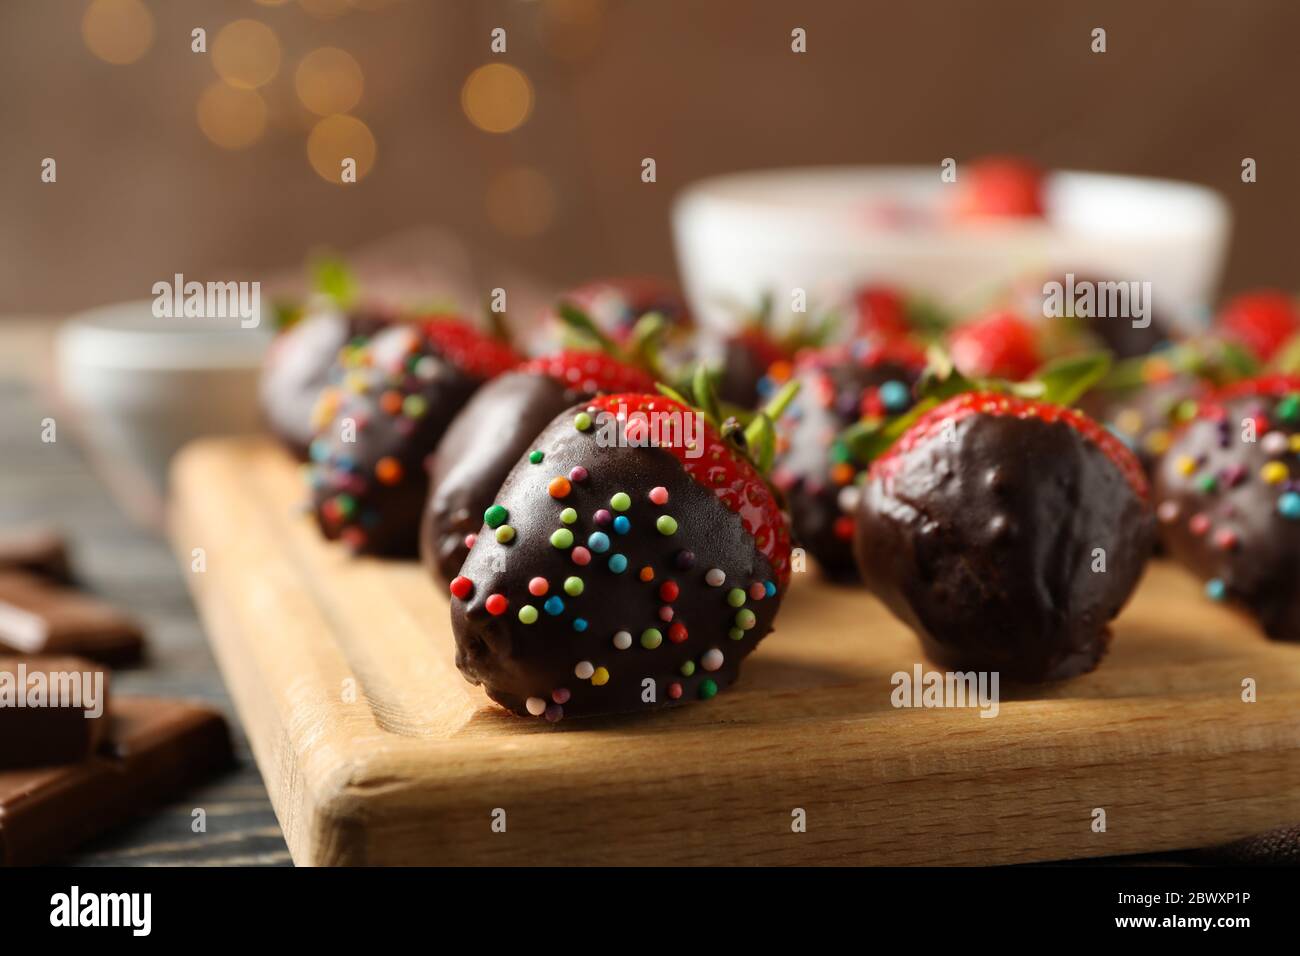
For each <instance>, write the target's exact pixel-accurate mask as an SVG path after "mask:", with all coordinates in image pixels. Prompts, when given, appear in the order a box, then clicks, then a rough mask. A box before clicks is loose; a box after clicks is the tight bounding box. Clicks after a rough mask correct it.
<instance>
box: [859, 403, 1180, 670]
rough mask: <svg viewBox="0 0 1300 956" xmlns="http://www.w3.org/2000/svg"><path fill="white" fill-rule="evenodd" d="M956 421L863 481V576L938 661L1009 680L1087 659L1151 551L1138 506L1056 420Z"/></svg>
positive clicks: (1093, 659) (1148, 519)
mask: <svg viewBox="0 0 1300 956" xmlns="http://www.w3.org/2000/svg"><path fill="white" fill-rule="evenodd" d="M953 434H954V435H955V439H956V440H955V441H951V440H947V436H945V435H944V434H943V433H936V434H935V435H934V436H933V437H932V438H931V439H929V440H928V441H923V442H921V443H920V444H919V445H918V446H917V447H915V448H913V449H910V450H909V451H907V452H904V453H902V454H903V456H904V457H903V459H902V460H901V461H899V462H898V463H897V464H898V468H897V469H896V470H893V471H891V472H890V473H888V474H886V475H885V476H884V477H879V476H873V477H872V479H871V480H869V481H868V482H867V483H866V484H865V485H864V487H863V492H862V499H861V502H860V504H859V508H858V518H857V531H856V535H855V538H854V550H855V553H856V555H857V559H858V564H859V567H860V568H861V571H862V577H863V580H864V581H865V582H866V584H867V586H868V587H869V588H870V589H871V590H872V591H873V592H874V593H875V594H876V595H877V596H879V597H880V599H881V600H882V601H884V602H885V604H886V605H887V606H888V607H889V609H890V610H891V611H893V612H894V614H896V615H897V616H898V617H899V618H900V619H901V620H903V621H904V622H905V623H907V624H908V625H909V626H910V627H912V629H913V630H915V631H916V633H917V634H918V635H919V636H920V638H921V643H922V645H923V646H924V648H925V652H926V654H927V655H929V656H930V657H931V658H932V659H933V660H935V661H936V662H938V663H940V664H942V665H945V666H947V667H950V668H953V669H955V670H979V671H998V672H1000V673H1001V674H1002V675H1003V676H1004V677H1007V678H1009V679H1012V680H1017V681H1042V680H1051V679H1055V678H1061V677H1069V676H1071V675H1074V674H1080V673H1083V672H1085V671H1089V670H1091V669H1092V668H1093V667H1095V666H1096V664H1097V662H1098V661H1099V660H1100V659H1101V657H1102V655H1103V654H1104V653H1105V652H1106V648H1107V645H1108V644H1109V641H1110V630H1109V622H1110V621H1111V620H1112V619H1113V618H1114V617H1115V616H1116V615H1117V614H1118V613H1119V611H1120V609H1121V608H1122V607H1123V606H1124V604H1125V602H1126V601H1127V600H1128V599H1129V596H1130V595H1131V594H1132V593H1133V590H1134V588H1135V587H1136V586H1137V583H1138V580H1139V578H1140V577H1141V575H1142V571H1143V568H1144V567H1145V565H1146V561H1147V558H1148V556H1149V555H1150V551H1151V542H1152V538H1153V535H1154V533H1155V531H1154V519H1153V517H1152V515H1151V513H1150V509H1149V506H1148V505H1147V503H1146V502H1144V501H1143V500H1142V499H1141V498H1139V496H1138V495H1137V493H1136V492H1135V491H1134V490H1133V488H1132V486H1130V485H1129V483H1128V482H1127V480H1126V479H1125V477H1124V475H1123V474H1122V473H1121V472H1120V470H1119V469H1118V468H1117V467H1116V466H1115V464H1114V463H1112V462H1111V460H1110V459H1109V458H1107V457H1106V455H1105V453H1103V452H1102V451H1101V450H1100V449H1098V448H1097V446H1095V445H1094V444H1092V443H1091V442H1090V441H1089V440H1087V439H1086V438H1084V437H1083V436H1082V435H1080V434H1079V433H1078V432H1077V431H1075V430H1074V428H1072V427H1071V426H1069V425H1067V424H1065V423H1063V422H1052V423H1048V422H1044V421H1040V420H1038V419H1020V418H1014V417H994V416H989V415H972V416H969V417H966V418H962V419H959V420H957V421H956V422H955V424H954V427H953ZM1096 548H1101V549H1103V550H1104V552H1105V572H1104V573H1100V572H1097V571H1094V570H1093V566H1094V561H1095V558H1094V549H1096Z"/></svg>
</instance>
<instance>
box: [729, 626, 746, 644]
mask: <svg viewBox="0 0 1300 956" xmlns="http://www.w3.org/2000/svg"><path fill="white" fill-rule="evenodd" d="M727 637H729V638H731V639H732V640H733V641H739V640H742V639H743V638H744V637H745V632H744V630H743V629H741V628H739V627H733V628H732V629H731V630H729V631H727Z"/></svg>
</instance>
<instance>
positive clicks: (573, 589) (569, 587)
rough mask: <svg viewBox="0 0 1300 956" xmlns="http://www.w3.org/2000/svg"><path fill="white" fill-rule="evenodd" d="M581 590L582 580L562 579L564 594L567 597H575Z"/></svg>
mask: <svg viewBox="0 0 1300 956" xmlns="http://www.w3.org/2000/svg"><path fill="white" fill-rule="evenodd" d="M582 588H583V584H582V578H565V579H564V593H565V594H567V595H569V597H577V596H578V595H579V594H581V593H582Z"/></svg>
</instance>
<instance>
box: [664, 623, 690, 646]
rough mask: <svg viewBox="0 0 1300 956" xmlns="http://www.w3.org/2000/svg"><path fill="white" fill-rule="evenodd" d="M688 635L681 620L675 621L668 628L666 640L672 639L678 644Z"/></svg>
mask: <svg viewBox="0 0 1300 956" xmlns="http://www.w3.org/2000/svg"><path fill="white" fill-rule="evenodd" d="M688 636H689V635H688V634H687V631H686V625H685V624H683V623H682V622H681V621H677V622H675V623H674V624H673V626H672V627H670V628H668V640H670V641H672V642H673V643H674V644H680V643H681V642H682V641H684V640H686V638H687V637H688Z"/></svg>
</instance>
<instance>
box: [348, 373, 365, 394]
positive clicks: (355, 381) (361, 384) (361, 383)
mask: <svg viewBox="0 0 1300 956" xmlns="http://www.w3.org/2000/svg"><path fill="white" fill-rule="evenodd" d="M343 383H344V385H345V386H346V387H347V390H348V391H349V392H352V393H353V394H354V395H364V394H365V391H366V377H365V376H364V375H362V374H361V373H360V372H349V373H348V374H347V376H346V377H345V378H344V380H343Z"/></svg>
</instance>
